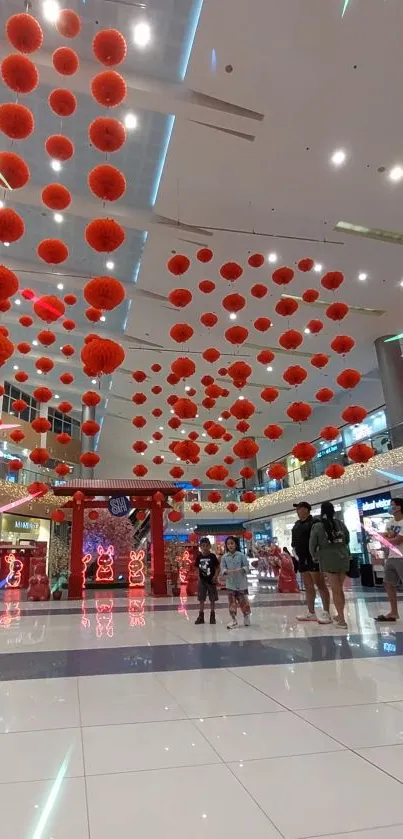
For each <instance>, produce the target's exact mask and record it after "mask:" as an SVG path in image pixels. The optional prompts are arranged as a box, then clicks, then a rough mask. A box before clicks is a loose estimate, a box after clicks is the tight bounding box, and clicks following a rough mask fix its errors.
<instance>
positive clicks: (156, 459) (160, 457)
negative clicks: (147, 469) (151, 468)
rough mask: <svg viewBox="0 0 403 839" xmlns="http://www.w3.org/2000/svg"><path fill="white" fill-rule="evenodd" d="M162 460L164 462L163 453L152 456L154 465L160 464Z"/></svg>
mask: <svg viewBox="0 0 403 839" xmlns="http://www.w3.org/2000/svg"><path fill="white" fill-rule="evenodd" d="M163 462H164V456H163V455H161V454H157V455H156V456H155V457H153V463H155V465H156V466H161V464H162V463H163Z"/></svg>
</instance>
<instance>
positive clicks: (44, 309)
mask: <svg viewBox="0 0 403 839" xmlns="http://www.w3.org/2000/svg"><path fill="white" fill-rule="evenodd" d="M34 312H35V314H36V316H37V317H38V318H40V319H41V320H43V321H45V322H46V323H53V322H54V321H56V320H59V318H60V317H62V315H64V313H65V307H64V303H62V301H61V300H59V298H58V297H55V296H54V295H53V294H45V295H44V296H43V297H39V299H38V300H36V301H35V303H34Z"/></svg>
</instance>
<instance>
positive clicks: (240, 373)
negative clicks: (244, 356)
mask: <svg viewBox="0 0 403 839" xmlns="http://www.w3.org/2000/svg"><path fill="white" fill-rule="evenodd" d="M251 373H252V368H251V366H250V364H247V363H246V362H245V361H234V363H233V364H230V366H229V367H228V375H229V376H230V378H231V379H233V380H238V379H243V380H244V381H246V380H247V379H248V378H249V376H250V375H251Z"/></svg>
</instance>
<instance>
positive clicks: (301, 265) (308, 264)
mask: <svg viewBox="0 0 403 839" xmlns="http://www.w3.org/2000/svg"><path fill="white" fill-rule="evenodd" d="M314 265H315V263H314V261H313V259H311V258H310V257H309V256H307V257H305V259H300V260H299V262H298V269H299V270H300V271H303V272H304V274H305V273H307V272H308V271H312V268H313V266H314Z"/></svg>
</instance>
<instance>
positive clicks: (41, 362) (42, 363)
mask: <svg viewBox="0 0 403 839" xmlns="http://www.w3.org/2000/svg"><path fill="white" fill-rule="evenodd" d="M54 366H55V365H54V362H53V361H52V359H51V358H47V357H46V356H43V357H41V358H37V359H36V361H35V367H36V369H37V370H40V371H41V373H45V375H46V373H50V371H51V370H53V368H54Z"/></svg>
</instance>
